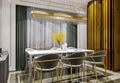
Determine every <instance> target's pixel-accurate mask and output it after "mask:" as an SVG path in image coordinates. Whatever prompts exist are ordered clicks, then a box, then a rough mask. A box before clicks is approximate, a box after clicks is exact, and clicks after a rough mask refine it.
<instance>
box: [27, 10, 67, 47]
mask: <svg viewBox="0 0 120 83" xmlns="http://www.w3.org/2000/svg"><path fill="white" fill-rule="evenodd" d="M27 19H28V20H27V47H29V48H35V49H49V48H51V47H54V46H57V43H56V42H54V41H53V39H52V34H53V33H54V32H60V31H62V32H64V33H65V34H66V33H67V23H62V22H60V21H50V20H43V19H40V18H35V17H31V16H30V9H28V11H27ZM64 42H66V40H65V41H64Z"/></svg>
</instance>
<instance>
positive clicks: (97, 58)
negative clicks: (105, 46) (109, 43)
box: [85, 50, 107, 78]
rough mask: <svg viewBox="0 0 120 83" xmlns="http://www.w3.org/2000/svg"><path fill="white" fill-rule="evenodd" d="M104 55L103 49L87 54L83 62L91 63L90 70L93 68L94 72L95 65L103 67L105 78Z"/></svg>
mask: <svg viewBox="0 0 120 83" xmlns="http://www.w3.org/2000/svg"><path fill="white" fill-rule="evenodd" d="M105 56H106V52H105V50H102V51H98V52H95V53H92V54H89V55H87V58H86V60H85V63H86V64H89V65H92V70H94V72H96V70H95V69H96V66H97V65H102V66H103V67H104V69H105V76H106V78H107V72H106V66H105Z"/></svg>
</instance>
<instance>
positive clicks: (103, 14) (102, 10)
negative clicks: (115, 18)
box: [88, 0, 111, 69]
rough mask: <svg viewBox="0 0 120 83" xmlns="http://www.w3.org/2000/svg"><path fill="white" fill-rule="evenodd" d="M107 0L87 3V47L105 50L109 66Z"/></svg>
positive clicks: (95, 0)
mask: <svg viewBox="0 0 120 83" xmlns="http://www.w3.org/2000/svg"><path fill="white" fill-rule="evenodd" d="M108 25H109V0H92V1H90V2H89V4H88V49H93V50H95V51H98V50H106V52H107V56H106V65H107V68H108V69H111V67H110V55H109V54H110V52H109V51H110V45H109V44H110V38H109V37H110V34H109V33H110V30H109V28H110V27H109V26H108Z"/></svg>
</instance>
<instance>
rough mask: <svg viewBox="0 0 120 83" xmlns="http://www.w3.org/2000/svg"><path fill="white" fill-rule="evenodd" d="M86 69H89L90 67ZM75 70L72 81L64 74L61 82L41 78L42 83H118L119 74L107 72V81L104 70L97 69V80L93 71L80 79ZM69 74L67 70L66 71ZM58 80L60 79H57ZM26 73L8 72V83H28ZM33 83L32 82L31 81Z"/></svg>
mask: <svg viewBox="0 0 120 83" xmlns="http://www.w3.org/2000/svg"><path fill="white" fill-rule="evenodd" d="M88 69H91V68H90V67H89V68H88ZM75 71H76V70H73V75H72V77H73V78H72V81H71V79H70V74H64V75H63V76H62V81H60V82H58V81H56V80H57V77H54V82H51V81H52V78H49V76H48V78H45V76H44V78H43V83H120V73H117V72H112V71H108V70H107V75H108V79H106V77H105V72H104V69H102V68H98V67H97V80H96V75H95V74H94V72H93V71H90V70H89V71H86V72H85V76H84V77H81V76H80V73H79V75H78V74H76V73H75ZM68 72H69V70H68ZM38 77H39V76H38ZM59 78H60V77H59ZM28 80H29V77H28V73H25V72H23V71H22V72H10V74H9V79H8V83H29V82H28ZM33 83H34V80H33ZM35 83H40V80H39V79H36V80H35Z"/></svg>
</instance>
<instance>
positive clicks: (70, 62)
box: [61, 52, 85, 80]
mask: <svg viewBox="0 0 120 83" xmlns="http://www.w3.org/2000/svg"><path fill="white" fill-rule="evenodd" d="M84 56H85V52H80V53H73V54H70V55H68V56H65V57H62V59H61V63H62V64H63V68H64V67H70V68H71V71H70V72H71V80H72V76H73V75H72V68H76V69H78V71H79V68H80V72H82V71H83V61H84ZM78 75H79V72H78ZM61 79H62V78H61Z"/></svg>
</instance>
